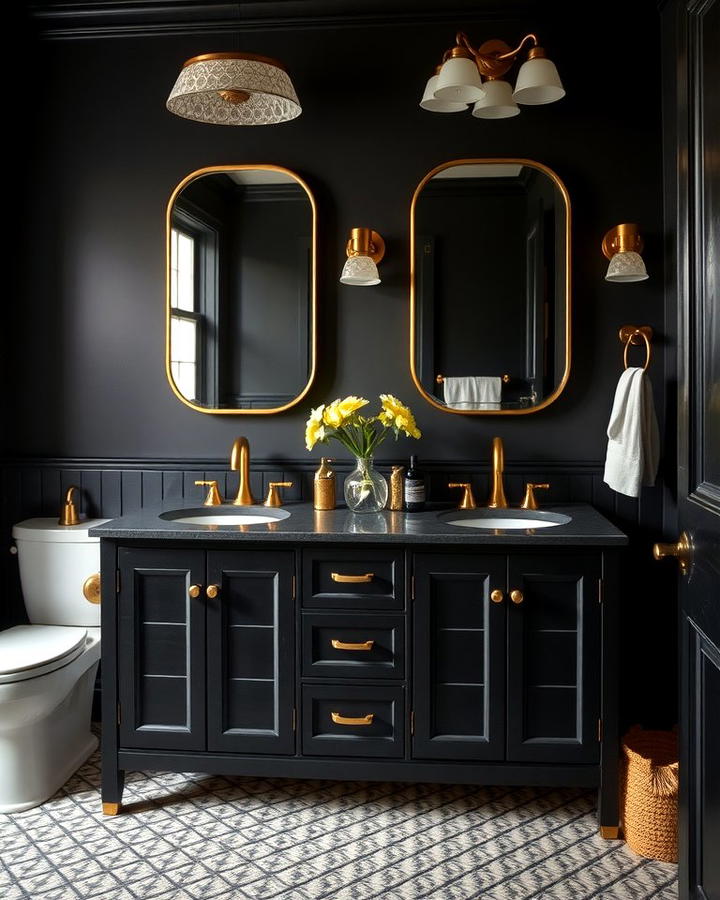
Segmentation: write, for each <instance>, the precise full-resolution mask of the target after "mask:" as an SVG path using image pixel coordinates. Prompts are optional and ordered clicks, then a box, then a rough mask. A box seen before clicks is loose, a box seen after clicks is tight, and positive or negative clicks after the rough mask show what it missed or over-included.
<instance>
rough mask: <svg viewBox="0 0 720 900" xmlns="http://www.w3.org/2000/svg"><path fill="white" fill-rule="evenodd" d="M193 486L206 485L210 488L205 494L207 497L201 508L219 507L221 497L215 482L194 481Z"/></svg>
mask: <svg viewBox="0 0 720 900" xmlns="http://www.w3.org/2000/svg"><path fill="white" fill-rule="evenodd" d="M195 484H206V485H207V486H208V487H209V488H210V490H209V491H208V492H207V497H206V498H205V502H204V504H203V506H220V505H221V503H222V497H221V496H220V491H219V490H218V483H217V481H196V482H195Z"/></svg>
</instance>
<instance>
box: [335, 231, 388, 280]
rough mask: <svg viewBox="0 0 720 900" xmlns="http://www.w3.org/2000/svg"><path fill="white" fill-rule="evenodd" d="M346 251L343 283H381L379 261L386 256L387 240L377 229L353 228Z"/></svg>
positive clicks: (342, 276) (342, 275)
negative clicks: (384, 239)
mask: <svg viewBox="0 0 720 900" xmlns="http://www.w3.org/2000/svg"><path fill="white" fill-rule="evenodd" d="M345 252H346V253H347V262H346V263H345V265H344V266H343V270H342V274H341V275H340V281H341V283H342V284H353V285H357V286H360V287H368V286H370V285H373V284H380V275H379V274H378V270H377V263H379V262H380V261H381V260H382V258H383V257H384V256H385V241H383V239H382V238H381V237H380V235H379V234H378V233H377V231H373V230H372V229H371V228H352V229H351V230H350V240H349V241H348V242H347V245H346V247H345Z"/></svg>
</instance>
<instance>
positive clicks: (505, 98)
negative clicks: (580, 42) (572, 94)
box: [420, 31, 565, 119]
mask: <svg viewBox="0 0 720 900" xmlns="http://www.w3.org/2000/svg"><path fill="white" fill-rule="evenodd" d="M527 43H532V46H531V47H530V49H529V50H528V57H527V60H526V61H525V62H524V63H523V64H522V66H521V67H520V71H519V72H518V78H517V83H516V84H515V90H514V91H513V90H512V89H511V87H510V85H509V84H508V82H507V81H504V80H503V77H502V76H503V75H505V73H506V72H507V71H508V70H509V69H510V68H511V67H512V65H513V63H514V62H516V60H517V58H518V54H519V53H520V51H521V50H522V49H523V48H524V47H525V45H526V44H527ZM483 79H485V80H484V81H483ZM564 96H565V88H563V86H562V82H561V81H560V76H559V75H558V72H557V69H556V68H555V64H554V63H553V62H551V61H550V60H549V59H548V58H547V57H546V55H545V50H544V49H543V48H542V47H541V46H540V45H539V43H538V39H537V37H536V36H535V35H534V34H526V35H525V37H524V38H523V39H522V40H521V41H520V43H519V44H518V46H517V47H515V49H511V48H510V46H509V45H508V44H506V43H505V41H500V40H490V41H485V43H484V44H481V45H480V47H479V48H478V49H477V50H476V49H475V48H474V47H473V46H472V44H471V43H470V41H469V40H468V36H467V35H466V34H465V32H463V31H458V33H457V35H456V36H455V46H454V47H451V48H450V49H449V50H446V51H445V53H444V54H443V61H442V64H441V65H440V66H438V68H437V69H436V70H435V73H434V74H433V75H432V76H431V78H430V79H429V81H428V83H427V84H426V86H425V91H424V93H423V97H422V100H421V101H420V106H421V107H422V108H423V109H427V110H429V111H430V112H460V111H461V110H463V109H467V107H468V104H470V103H472V104H473V111H472V114H473V115H474V116H476V117H477V118H480V119H507V118H510V117H511V116H516V115H517V114H518V113H519V112H520V110H519V108H518V105H517V104H518V103H523V104H526V105H529V106H537V105H540V104H543V103H553V102H554V101H555V100H559V99H560V98H561V97H564Z"/></svg>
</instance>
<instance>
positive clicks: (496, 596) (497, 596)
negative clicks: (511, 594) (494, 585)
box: [490, 591, 504, 603]
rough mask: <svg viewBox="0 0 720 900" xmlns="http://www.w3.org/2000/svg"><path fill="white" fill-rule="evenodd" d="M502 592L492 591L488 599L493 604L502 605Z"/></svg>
mask: <svg viewBox="0 0 720 900" xmlns="http://www.w3.org/2000/svg"><path fill="white" fill-rule="evenodd" d="M503 596H504V595H503V592H502V591H493V592H492V593H491V594H490V599H491V600H492V602H493V603H502V602H503Z"/></svg>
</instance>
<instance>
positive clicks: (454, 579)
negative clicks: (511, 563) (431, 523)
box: [412, 553, 507, 760]
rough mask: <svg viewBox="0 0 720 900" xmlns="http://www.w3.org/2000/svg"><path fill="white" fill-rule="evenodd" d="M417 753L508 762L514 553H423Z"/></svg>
mask: <svg viewBox="0 0 720 900" xmlns="http://www.w3.org/2000/svg"><path fill="white" fill-rule="evenodd" d="M414 566H415V568H414V571H415V602H414V604H413V610H414V626H413V627H414V636H415V640H414V647H415V657H414V693H413V709H414V712H415V716H414V737H413V751H412V752H413V756H414V757H416V758H430V759H488V760H490V759H502V758H503V755H504V752H505V734H504V717H505V674H504V659H505V605H506V604H505V603H504V602H501V603H493V602H492V601H491V599H490V593H491V591H494V590H501V591H504V589H505V583H506V577H507V572H506V557H505V556H504V555H493V554H487V555H485V554H482V555H480V554H469V553H468V554H458V555H454V554H430V553H422V554H420V553H419V554H416V555H415V558H414Z"/></svg>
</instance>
